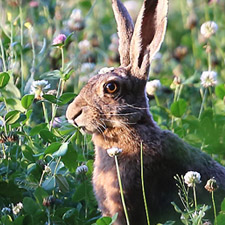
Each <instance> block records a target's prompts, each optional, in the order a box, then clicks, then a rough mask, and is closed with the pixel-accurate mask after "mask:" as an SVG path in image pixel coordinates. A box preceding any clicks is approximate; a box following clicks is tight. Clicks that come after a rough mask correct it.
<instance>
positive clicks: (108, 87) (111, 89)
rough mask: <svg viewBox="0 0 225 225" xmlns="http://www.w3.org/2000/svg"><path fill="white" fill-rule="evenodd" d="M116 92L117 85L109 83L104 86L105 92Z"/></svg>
mask: <svg viewBox="0 0 225 225" xmlns="http://www.w3.org/2000/svg"><path fill="white" fill-rule="evenodd" d="M116 90H117V85H116V83H114V82H110V83H108V84H107V85H106V92H108V93H110V94H112V93H114V92H115V91H116Z"/></svg>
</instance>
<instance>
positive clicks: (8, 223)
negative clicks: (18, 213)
mask: <svg viewBox="0 0 225 225" xmlns="http://www.w3.org/2000/svg"><path fill="white" fill-rule="evenodd" d="M1 221H2V223H1V224H4V225H12V224H14V223H13V219H12V217H11V216H10V215H4V216H2V217H1Z"/></svg>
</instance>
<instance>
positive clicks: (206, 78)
mask: <svg viewBox="0 0 225 225" xmlns="http://www.w3.org/2000/svg"><path fill="white" fill-rule="evenodd" d="M200 79H201V85H202V86H203V87H205V88H207V87H213V86H215V85H216V84H217V73H216V72H215V71H203V72H202V75H201V78H200Z"/></svg>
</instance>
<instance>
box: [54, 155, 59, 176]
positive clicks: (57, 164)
mask: <svg viewBox="0 0 225 225" xmlns="http://www.w3.org/2000/svg"><path fill="white" fill-rule="evenodd" d="M60 160H61V156H60V157H59V158H58V161H57V163H56V166H55V169H54V174H53V175H54V176H55V175H56V171H57V168H58V166H59V163H60Z"/></svg>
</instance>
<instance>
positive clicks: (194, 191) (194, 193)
mask: <svg viewBox="0 0 225 225" xmlns="http://www.w3.org/2000/svg"><path fill="white" fill-rule="evenodd" d="M193 195H194V203H195V211H196V212H197V198H196V189H195V184H194V186H193Z"/></svg>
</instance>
